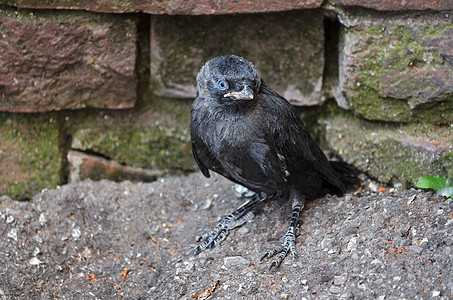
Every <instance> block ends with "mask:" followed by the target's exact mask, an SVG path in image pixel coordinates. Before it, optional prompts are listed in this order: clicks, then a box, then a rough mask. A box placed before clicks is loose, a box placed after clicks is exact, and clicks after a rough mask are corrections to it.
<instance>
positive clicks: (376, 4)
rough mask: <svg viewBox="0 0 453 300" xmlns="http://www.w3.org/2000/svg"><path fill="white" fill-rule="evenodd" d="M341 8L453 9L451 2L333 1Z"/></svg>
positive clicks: (443, 0)
mask: <svg viewBox="0 0 453 300" xmlns="http://www.w3.org/2000/svg"><path fill="white" fill-rule="evenodd" d="M335 1H336V2H338V4H340V5H342V6H359V7H365V8H371V9H375V10H381V11H408V10H450V9H453V1H451V0H436V1H426V0H407V1H395V0H335Z"/></svg>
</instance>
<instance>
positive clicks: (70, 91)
mask: <svg viewBox="0 0 453 300" xmlns="http://www.w3.org/2000/svg"><path fill="white" fill-rule="evenodd" d="M135 28H136V21H135V20H134V18H132V17H128V16H123V15H120V16H113V15H99V14H94V13H87V12H62V11H58V12H55V11H34V12H31V11H27V10H19V11H12V10H5V9H3V10H0V92H1V93H0V111H10V112H44V111H51V110H61V109H77V108H83V107H98V108H127V107H132V106H133V105H134V103H135V98H136V89H135V86H136V78H135V74H134V70H135V57H136V29H135Z"/></svg>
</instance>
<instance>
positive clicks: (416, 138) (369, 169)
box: [324, 117, 453, 187]
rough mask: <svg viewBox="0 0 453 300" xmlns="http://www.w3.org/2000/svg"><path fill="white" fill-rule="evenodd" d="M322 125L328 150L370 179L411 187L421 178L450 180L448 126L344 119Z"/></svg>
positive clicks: (452, 162)
mask: <svg viewBox="0 0 453 300" xmlns="http://www.w3.org/2000/svg"><path fill="white" fill-rule="evenodd" d="M324 123H325V124H326V141H327V145H328V147H329V148H330V149H333V150H334V151H335V152H336V153H337V154H338V155H339V156H340V157H341V158H342V159H343V160H344V161H346V162H349V163H351V164H353V165H354V166H355V167H356V168H357V169H358V170H360V171H363V172H366V173H367V174H369V176H370V177H371V178H373V179H377V180H379V181H381V182H386V183H397V182H399V183H402V184H403V185H404V186H405V187H411V186H413V184H414V182H415V181H417V180H418V179H419V178H420V177H421V176H423V175H427V174H432V175H440V176H444V177H446V178H452V176H453V132H452V130H451V127H450V125H443V126H437V125H430V124H418V123H416V124H394V123H390V124H382V123H376V122H370V121H365V120H361V119H354V118H343V117H335V118H330V119H326V120H324Z"/></svg>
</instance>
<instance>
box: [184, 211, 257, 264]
mask: <svg viewBox="0 0 453 300" xmlns="http://www.w3.org/2000/svg"><path fill="white" fill-rule="evenodd" d="M253 216H254V214H253V212H251V211H250V212H248V213H246V214H245V215H244V216H242V217H240V218H239V219H234V217H235V216H234V215H233V214H230V215H228V216H227V217H226V218H225V219H223V221H222V222H220V223H219V224H218V225H217V226H216V227H214V228H213V229H212V230H211V231H209V232H207V233H205V234H203V235H202V236H201V237H200V238H198V240H197V242H200V241H203V240H204V242H203V243H201V244H200V245H198V246H197V247H196V248H195V249H194V250H193V255H197V254H198V253H200V252H203V251H204V250H206V249H208V248H212V247H215V246H217V245H220V243H221V242H223V240H225V239H226V237H227V236H228V231H229V230H230V229H233V228H236V227H239V226H241V225H242V224H244V223H245V222H247V221H248V220H250V219H252V218H253Z"/></svg>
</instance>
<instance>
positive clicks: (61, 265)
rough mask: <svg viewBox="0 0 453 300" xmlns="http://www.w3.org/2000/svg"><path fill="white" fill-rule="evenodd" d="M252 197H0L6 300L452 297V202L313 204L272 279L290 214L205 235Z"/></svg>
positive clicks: (139, 186)
mask: <svg viewBox="0 0 453 300" xmlns="http://www.w3.org/2000/svg"><path fill="white" fill-rule="evenodd" d="M241 202H242V200H240V199H237V198H236V197H235V194H234V191H233V189H232V185H231V183H230V182H228V181H227V180H225V179H222V178H220V177H219V176H213V178H212V179H205V178H204V177H203V176H202V175H201V174H200V173H194V174H191V175H189V176H186V177H169V178H165V179H162V180H161V181H158V182H153V183H130V182H123V183H114V182H110V181H100V182H95V181H90V180H85V181H82V182H80V183H77V184H69V185H65V186H61V187H58V188H57V189H54V190H44V191H43V192H42V193H40V194H38V195H36V196H35V197H34V198H33V200H32V201H31V202H16V201H13V200H11V199H10V198H9V197H7V196H3V197H0V233H1V235H0V299H120V298H122V299H192V296H195V295H197V296H196V297H198V299H205V298H206V297H207V298H208V299H304V298H306V299H337V298H344V299H429V298H432V297H434V298H435V299H452V298H453V265H452V262H453V250H452V244H453V200H451V199H447V200H446V199H444V198H443V197H440V196H437V195H434V194H432V193H427V192H422V191H417V190H406V191H401V192H397V193H386V192H384V193H380V194H376V193H370V194H369V195H366V193H365V192H362V193H356V195H346V196H344V197H336V196H326V197H324V198H321V199H316V200H313V201H310V202H309V203H307V205H306V206H305V209H304V210H303V212H302V214H301V218H300V220H301V222H300V226H299V230H298V233H297V240H296V243H297V244H296V248H297V252H298V254H299V257H298V258H297V259H296V260H293V259H292V258H291V257H287V258H286V259H285V260H284V261H283V263H282V265H281V266H280V267H279V268H277V269H275V270H273V271H271V272H268V267H269V263H270V262H269V261H264V262H260V261H259V259H260V257H261V256H262V255H263V254H264V253H265V252H266V251H268V250H270V249H272V248H273V247H275V246H276V245H278V244H279V243H280V239H281V237H282V236H283V234H284V233H285V231H286V229H287V215H286V213H287V212H288V209H286V208H285V209H283V208H282V206H283V207H285V205H282V204H281V203H279V201H268V202H265V203H262V204H261V205H260V207H259V208H258V209H257V211H256V214H255V218H254V219H252V220H250V221H248V222H247V223H246V224H244V225H243V226H242V227H240V228H238V229H235V230H232V231H230V234H229V236H228V238H227V239H226V240H225V241H224V242H223V243H222V245H221V246H219V247H216V248H213V249H208V250H207V251H205V252H203V253H201V254H199V255H198V256H195V257H194V256H192V255H191V252H192V250H193V249H194V247H195V246H196V245H197V243H196V242H195V241H196V237H197V236H199V235H201V234H202V233H204V232H206V231H208V230H209V229H210V228H211V227H213V226H215V225H216V223H217V222H218V221H220V220H221V218H222V216H224V215H225V214H227V213H229V212H231V211H232V210H233V209H234V208H235V207H236V206H238V205H240V204H241Z"/></svg>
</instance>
